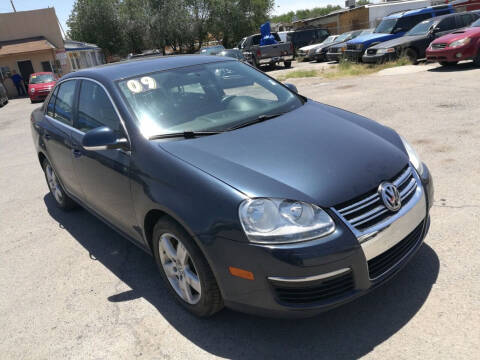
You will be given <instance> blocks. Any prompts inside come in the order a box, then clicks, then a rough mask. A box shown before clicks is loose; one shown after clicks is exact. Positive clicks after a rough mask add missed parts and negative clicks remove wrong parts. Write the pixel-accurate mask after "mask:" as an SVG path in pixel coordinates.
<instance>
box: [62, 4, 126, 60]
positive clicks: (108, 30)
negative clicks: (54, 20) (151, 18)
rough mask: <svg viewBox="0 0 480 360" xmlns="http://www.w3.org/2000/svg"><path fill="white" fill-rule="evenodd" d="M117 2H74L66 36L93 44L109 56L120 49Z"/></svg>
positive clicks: (120, 38)
mask: <svg viewBox="0 0 480 360" xmlns="http://www.w3.org/2000/svg"><path fill="white" fill-rule="evenodd" d="M118 8H119V0H76V1H75V4H74V5H73V10H72V13H71V14H70V17H69V18H68V20H67V25H68V27H69V28H70V30H69V31H68V36H69V37H70V38H71V39H73V40H78V41H84V42H89V43H95V44H97V45H98V46H100V47H101V48H102V49H104V50H105V51H106V53H107V55H109V54H117V53H118V52H119V48H121V47H122V45H123V43H122V36H121V27H120V20H119V12H118Z"/></svg>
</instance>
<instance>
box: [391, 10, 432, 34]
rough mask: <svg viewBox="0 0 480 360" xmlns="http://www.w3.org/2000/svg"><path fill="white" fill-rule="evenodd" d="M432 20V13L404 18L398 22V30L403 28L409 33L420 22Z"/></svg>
mask: <svg viewBox="0 0 480 360" xmlns="http://www.w3.org/2000/svg"><path fill="white" fill-rule="evenodd" d="M431 18H432V13H426V14H418V15H412V16H407V17H403V18H400V19H399V20H398V23H397V26H396V28H397V29H398V28H402V31H408V30H410V29H411V28H413V27H414V26H415V25H417V24H418V23H419V22H421V21H423V20H426V19H431Z"/></svg>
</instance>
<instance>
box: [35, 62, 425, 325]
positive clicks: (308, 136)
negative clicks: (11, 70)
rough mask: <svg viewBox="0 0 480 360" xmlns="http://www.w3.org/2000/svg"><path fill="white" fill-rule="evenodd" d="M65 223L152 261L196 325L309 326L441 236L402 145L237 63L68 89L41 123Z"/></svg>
mask: <svg viewBox="0 0 480 360" xmlns="http://www.w3.org/2000/svg"><path fill="white" fill-rule="evenodd" d="M31 123H32V133H33V140H34V143H35V146H36V149H37V154H38V159H39V161H40V164H41V166H42V168H43V170H44V172H45V176H46V180H47V183H48V186H49V189H50V192H51V194H52V196H53V198H54V199H55V202H56V204H57V205H58V206H59V207H60V208H62V209H65V210H67V209H70V208H72V207H74V206H76V205H81V206H82V207H84V208H85V209H87V210H89V211H90V212H92V213H93V214H94V215H96V216H98V217H99V218H100V219H101V220H103V221H104V222H106V223H108V224H109V225H110V226H111V227H113V228H114V229H116V230H117V231H118V232H119V233H121V234H123V235H124V236H125V237H126V238H128V239H129V240H131V241H132V242H134V243H135V244H137V245H138V246H140V247H141V248H143V249H144V250H146V251H147V252H149V253H151V254H152V255H153V257H154V259H155V261H156V262H157V264H158V267H159V270H160V274H161V276H162V277H163V279H164V280H165V283H166V286H167V288H168V289H169V290H170V291H171V293H172V294H173V296H174V297H175V298H176V299H177V300H178V301H179V303H180V304H181V305H183V306H184V307H185V308H187V309H188V310H190V311H191V312H193V313H194V314H196V315H198V316H208V315H211V314H213V313H215V312H217V311H219V310H220V309H222V307H223V306H227V307H229V308H232V309H237V310H241V311H247V312H253V313H258V314H265V315H279V316H311V315H314V314H317V313H319V312H321V311H324V310H327V309H330V308H332V307H334V306H338V305H340V304H342V303H345V302H347V301H350V300H352V299H354V298H356V297H358V296H360V295H362V294H364V293H366V292H368V291H369V290H371V289H374V288H375V287H377V286H379V285H380V284H382V283H384V282H385V281H386V280H387V279H389V278H391V277H392V275H394V274H395V273H397V272H398V270H399V269H400V268H401V267H402V266H403V265H404V264H406V263H407V262H408V260H409V259H411V257H412V256H413V255H414V253H415V252H416V250H417V249H418V248H419V247H420V246H421V244H422V241H423V239H424V237H425V235H426V233H427V230H428V227H429V208H430V206H431V204H432V201H433V186H432V180H431V177H430V173H429V170H428V168H427V166H426V165H424V164H423V163H422V162H421V161H420V159H419V158H418V156H417V154H416V153H415V151H414V150H413V148H412V147H411V146H410V145H409V144H408V143H407V142H406V141H405V140H404V139H403V138H401V137H400V136H399V135H398V134H397V133H396V132H395V131H394V130H392V129H390V128H388V127H385V126H382V125H380V124H378V123H376V122H374V121H372V120H369V119H366V118H364V117H362V116H359V115H355V114H353V113H350V112H347V111H344V110H341V109H338V108H335V107H332V106H328V105H325V104H321V103H318V102H315V101H313V100H310V99H307V98H305V97H303V96H301V95H299V94H298V93H297V91H296V88H295V87H294V86H293V85H284V84H282V83H280V82H277V81H276V80H274V79H272V78H270V77H269V76H267V75H265V74H263V73H262V72H260V71H257V70H256V69H254V68H252V67H251V66H249V65H246V64H243V63H241V62H238V61H236V60H233V59H227V58H220V57H213V56H212V57H207V56H178V57H169V58H151V59H142V60H133V61H127V62H123V63H118V64H114V65H106V66H102V67H98V68H92V69H85V70H80V71H77V72H75V73H71V74H68V75H66V76H64V77H63V78H62V79H60V81H59V82H58V83H57V84H56V86H55V88H54V90H53V91H52V92H51V94H50V95H49V97H48V98H47V100H46V101H45V103H44V105H43V106H42V107H41V108H39V109H36V110H35V111H34V112H33V113H32V118H31Z"/></svg>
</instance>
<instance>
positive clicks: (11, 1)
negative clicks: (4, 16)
mask: <svg viewBox="0 0 480 360" xmlns="http://www.w3.org/2000/svg"><path fill="white" fill-rule="evenodd" d="M10 4H12V8H13V12H17V9H15V5H13V0H10Z"/></svg>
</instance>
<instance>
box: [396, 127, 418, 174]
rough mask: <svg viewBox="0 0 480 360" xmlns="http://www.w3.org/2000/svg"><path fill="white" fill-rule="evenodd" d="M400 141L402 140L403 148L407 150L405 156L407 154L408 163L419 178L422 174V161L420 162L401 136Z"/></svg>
mask: <svg viewBox="0 0 480 360" xmlns="http://www.w3.org/2000/svg"><path fill="white" fill-rule="evenodd" d="M400 139H402V142H403V146H405V150H407V154H408V157H409V158H410V162H411V163H412V165H413V166H414V167H415V169H416V170H417V172H418V174H419V175H420V176H421V175H422V174H423V164H422V161H421V160H420V157H419V156H418V154H417V152H416V151H415V149H414V148H413V147H412V146H411V145H410V144H409V143H408V142H407V140H405V139H404V138H403V137H401V136H400Z"/></svg>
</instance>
